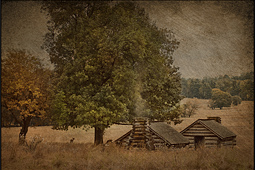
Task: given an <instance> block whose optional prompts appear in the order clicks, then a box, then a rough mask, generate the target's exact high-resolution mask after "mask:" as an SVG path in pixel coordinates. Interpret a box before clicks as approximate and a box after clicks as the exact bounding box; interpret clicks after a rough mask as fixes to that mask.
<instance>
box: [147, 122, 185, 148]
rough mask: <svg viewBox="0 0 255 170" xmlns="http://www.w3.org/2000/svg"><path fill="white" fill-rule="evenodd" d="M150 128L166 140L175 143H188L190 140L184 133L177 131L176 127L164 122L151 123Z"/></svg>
mask: <svg viewBox="0 0 255 170" xmlns="http://www.w3.org/2000/svg"><path fill="white" fill-rule="evenodd" d="M149 128H150V130H151V131H153V132H154V133H156V134H157V135H158V136H160V137H161V138H162V139H163V140H164V141H165V142H167V143H169V144H171V145H175V144H188V143H189V140H188V139H186V138H185V137H184V136H182V134H180V133H179V132H177V131H176V130H175V129H174V128H172V127H171V126H169V125H167V124H166V123H163V122H156V123H151V125H150V126H149Z"/></svg>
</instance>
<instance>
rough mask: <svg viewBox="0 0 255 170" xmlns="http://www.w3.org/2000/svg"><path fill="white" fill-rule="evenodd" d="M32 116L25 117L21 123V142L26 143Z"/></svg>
mask: <svg viewBox="0 0 255 170" xmlns="http://www.w3.org/2000/svg"><path fill="white" fill-rule="evenodd" d="M31 119H32V118H31V117H27V118H24V119H23V123H22V124H21V127H22V128H21V129H20V133H19V144H21V145H22V144H24V143H25V139H26V135H27V131H28V127H29V123H30V121H31Z"/></svg>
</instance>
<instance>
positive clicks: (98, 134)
mask: <svg viewBox="0 0 255 170" xmlns="http://www.w3.org/2000/svg"><path fill="white" fill-rule="evenodd" d="M103 136H104V128H103V127H98V126H97V127H95V139H94V145H99V144H103Z"/></svg>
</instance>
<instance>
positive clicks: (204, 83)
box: [181, 72, 254, 101]
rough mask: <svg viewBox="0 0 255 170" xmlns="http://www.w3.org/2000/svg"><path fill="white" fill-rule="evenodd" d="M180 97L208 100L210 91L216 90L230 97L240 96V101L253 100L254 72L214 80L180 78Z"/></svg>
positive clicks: (207, 78) (210, 94)
mask: <svg viewBox="0 0 255 170" xmlns="http://www.w3.org/2000/svg"><path fill="white" fill-rule="evenodd" d="M181 84H182V95H183V96H185V97H187V98H193V97H196V98H198V99H210V98H211V96H212V89H214V88H217V89H220V90H221V91H224V92H228V93H230V94H231V96H236V95H237V96H240V97H241V98H242V100H248V101H253V100H254V72H249V73H245V74H242V75H241V76H233V77H230V76H228V75H224V76H219V77H216V78H209V77H204V78H203V79H202V80H201V79H194V78H189V79H185V78H182V82H181Z"/></svg>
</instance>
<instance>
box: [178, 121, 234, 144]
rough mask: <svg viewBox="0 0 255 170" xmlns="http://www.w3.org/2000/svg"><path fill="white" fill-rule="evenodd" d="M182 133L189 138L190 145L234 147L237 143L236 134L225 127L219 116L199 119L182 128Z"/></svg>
mask: <svg viewBox="0 0 255 170" xmlns="http://www.w3.org/2000/svg"><path fill="white" fill-rule="evenodd" d="M181 134H182V135H183V136H184V137H186V138H187V139H189V141H190V145H189V146H190V147H195V148H198V147H200V146H205V147H221V146H231V147H233V146H235V145H236V134H234V133H233V132H231V131H230V130H228V129H227V128H226V127H224V126H223V125H222V124H221V119H220V118H219V117H208V119H198V120H196V121H195V122H194V123H192V124H191V125H189V126H188V127H187V128H185V129H184V130H182V131H181Z"/></svg>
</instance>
